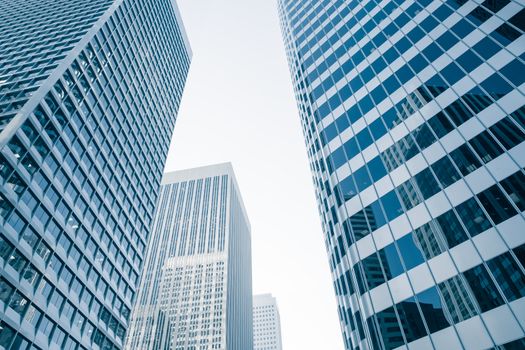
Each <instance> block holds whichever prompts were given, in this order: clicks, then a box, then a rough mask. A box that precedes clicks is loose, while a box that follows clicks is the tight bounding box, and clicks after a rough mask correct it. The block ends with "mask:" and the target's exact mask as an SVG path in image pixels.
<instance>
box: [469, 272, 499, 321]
mask: <svg viewBox="0 0 525 350" xmlns="http://www.w3.org/2000/svg"><path fill="white" fill-rule="evenodd" d="M463 275H464V276H465V278H466V279H467V281H468V284H469V285H470V290H471V291H472V293H473V294H474V296H475V297H476V300H477V302H478V305H479V307H480V309H481V312H485V311H488V310H490V309H493V308H495V307H498V306H500V305H503V304H504V303H505V302H504V301H503V298H502V297H501V294H500V293H499V291H498V289H497V288H496V285H495V284H494V281H493V280H492V279H491V278H490V275H489V273H488V272H487V269H486V268H485V266H484V265H479V266H476V267H474V268H472V269H470V270H468V271H465V272H464V273H463Z"/></svg>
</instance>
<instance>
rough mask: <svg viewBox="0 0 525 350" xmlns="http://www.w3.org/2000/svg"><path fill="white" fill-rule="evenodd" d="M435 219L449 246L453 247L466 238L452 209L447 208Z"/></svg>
mask: <svg viewBox="0 0 525 350" xmlns="http://www.w3.org/2000/svg"><path fill="white" fill-rule="evenodd" d="M436 221H437V223H438V225H439V228H440V229H441V232H443V234H444V236H445V239H446V240H447V243H448V246H449V248H452V247H455V246H457V245H458V244H460V243H463V242H465V241H466V240H467V239H468V237H467V234H466V233H465V230H464V229H463V227H462V226H461V223H460V222H459V220H458V217H457V216H456V214H455V213H454V211H453V210H449V211H447V212H446V213H444V214H442V215H440V216H439V217H438V218H437V220H436Z"/></svg>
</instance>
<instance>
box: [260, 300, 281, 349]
mask: <svg viewBox="0 0 525 350" xmlns="http://www.w3.org/2000/svg"><path fill="white" fill-rule="evenodd" d="M282 349H283V341H282V338H281V317H280V316H279V309H278V308H277V300H275V298H274V297H273V296H272V295H271V294H259V295H254V296H253V350H282Z"/></svg>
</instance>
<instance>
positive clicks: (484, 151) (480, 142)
mask: <svg viewBox="0 0 525 350" xmlns="http://www.w3.org/2000/svg"><path fill="white" fill-rule="evenodd" d="M469 144H470V145H471V146H472V148H473V149H474V150H475V151H476V153H477V154H478V156H479V157H480V158H481V160H483V162H484V163H488V162H490V161H491V160H492V159H494V158H496V157H497V156H499V155H500V154H502V153H503V149H502V148H501V146H499V145H498V144H497V143H496V142H494V139H493V138H492V137H491V136H490V135H489V133H488V132H487V131H484V132H482V133H481V134H479V135H478V136H476V137H474V138H473V139H472V140H470V141H469Z"/></svg>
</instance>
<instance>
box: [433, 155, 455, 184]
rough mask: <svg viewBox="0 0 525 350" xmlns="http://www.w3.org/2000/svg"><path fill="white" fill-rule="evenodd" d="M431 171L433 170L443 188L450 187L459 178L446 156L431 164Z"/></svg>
mask: <svg viewBox="0 0 525 350" xmlns="http://www.w3.org/2000/svg"><path fill="white" fill-rule="evenodd" d="M432 170H434V173H435V174H436V176H437V178H438V180H439V182H440V183H441V186H443V188H445V187H448V186H450V185H451V184H453V183H454V182H456V181H458V180H459V179H460V178H461V177H460V175H459V173H458V171H457V170H456V168H455V167H454V165H453V164H452V162H451V161H450V159H449V158H448V157H446V156H445V157H443V158H441V159H440V160H438V161H437V162H435V163H434V164H432Z"/></svg>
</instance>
